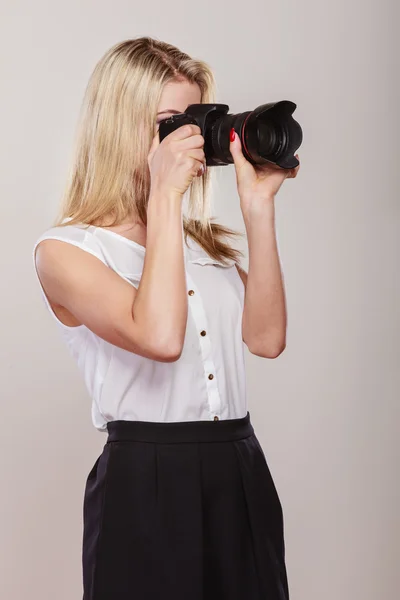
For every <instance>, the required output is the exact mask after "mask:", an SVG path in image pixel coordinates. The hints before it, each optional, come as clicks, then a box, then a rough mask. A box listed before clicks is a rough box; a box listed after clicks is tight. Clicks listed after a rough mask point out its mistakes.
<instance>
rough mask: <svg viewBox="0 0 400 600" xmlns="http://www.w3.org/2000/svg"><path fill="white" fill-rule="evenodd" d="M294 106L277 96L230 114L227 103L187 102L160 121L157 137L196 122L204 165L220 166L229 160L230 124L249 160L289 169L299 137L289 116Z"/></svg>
mask: <svg viewBox="0 0 400 600" xmlns="http://www.w3.org/2000/svg"><path fill="white" fill-rule="evenodd" d="M295 108H296V104H294V103H293V102H290V101H289V100H281V101H280V102H271V103H269V104H262V105H261V106H259V107H258V108H256V109H255V110H253V111H247V112H243V113H238V114H232V113H229V112H228V111H229V106H228V105H227V104H191V105H190V106H188V107H187V109H186V110H185V112H183V113H180V114H178V115H173V116H171V117H168V118H167V119H164V120H163V121H161V123H160V128H159V138H160V142H161V141H162V140H163V139H164V138H165V137H166V136H167V135H169V134H170V133H172V131H175V130H176V129H178V128H179V127H182V126H183V125H187V124H193V125H198V126H199V127H200V129H201V133H202V136H203V137H204V154H205V157H206V165H207V166H209V167H213V166H224V165H228V164H232V163H233V158H232V154H231V152H230V149H229V146H230V131H231V129H232V128H233V129H234V130H235V131H236V133H237V134H238V135H239V137H240V140H241V143H242V152H243V155H244V156H245V158H246V159H247V160H248V161H249V162H250V163H251V164H253V165H263V164H265V163H271V164H276V165H278V166H279V167H282V168H284V169H292V168H294V167H297V165H298V164H299V161H298V160H297V158H296V157H295V156H294V153H295V152H296V150H297V148H298V147H299V146H300V144H301V142H302V139H303V134H302V130H301V127H300V125H299V123H298V122H297V121H295V120H294V119H293V117H292V113H293V112H294V110H295Z"/></svg>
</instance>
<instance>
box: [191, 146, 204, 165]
mask: <svg viewBox="0 0 400 600" xmlns="http://www.w3.org/2000/svg"><path fill="white" fill-rule="evenodd" d="M188 156H190V157H191V158H194V159H195V160H198V161H199V162H200V163H203V162H204V160H205V154H204V150H202V149H201V148H199V149H196V148H194V149H193V150H190V151H189V152H188ZM199 166H200V165H199Z"/></svg>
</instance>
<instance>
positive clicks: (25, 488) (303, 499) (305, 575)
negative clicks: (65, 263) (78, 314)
mask: <svg viewBox="0 0 400 600" xmlns="http://www.w3.org/2000/svg"><path fill="white" fill-rule="evenodd" d="M0 7H1V15H0V16H1V18H0V23H1V32H0V33H1V35H0V48H1V52H0V56H1V58H0V62H1V72H0V89H1V95H0V105H1V111H0V139H1V152H0V160H1V177H0V198H1V236H0V261H1V295H0V302H1V305H0V309H1V312H0V314H1V316H2V324H1V340H0V359H1V360H0V376H1V385H0V395H1V438H0V439H1V452H0V459H1V464H0V467H1V494H0V511H1V512H0V514H1V536H0V569H1V573H0V585H1V597H2V598H4V599H7V600H26V599H27V598H29V600H55V599H57V600H72V599H76V600H78V599H79V598H81V597H82V596H81V595H82V591H81V590H82V588H81V563H80V560H81V555H80V551H81V535H82V500H83V489H84V483H85V478H86V476H87V474H88V472H89V470H90V468H91V467H92V465H93V463H94V461H95V459H96V458H97V456H98V454H99V453H100V452H101V449H102V447H103V444H104V443H105V439H106V436H105V434H102V433H99V432H97V431H96V430H95V429H94V428H93V426H92V424H91V421H90V398H89V397H88V393H87V392H86V389H85V387H84V383H83V379H82V378H81V376H80V374H79V372H78V369H77V366H76V365H75V363H74V362H73V359H72V358H71V357H70V355H69V353H68V350H67V348H66V347H65V346H64V345H63V342H62V340H61V336H60V333H59V330H58V329H57V326H56V323H55V322H54V320H53V319H52V318H51V317H50V315H49V313H48V312H47V309H46V307H45V305H44V303H43V301H42V299H41V296H40V292H39V288H38V284H37V281H36V278H35V274H34V271H33V262H32V247H33V244H34V242H35V240H36V238H37V237H38V236H39V235H40V234H41V233H42V232H43V231H44V230H45V229H47V228H48V227H50V226H51V224H52V222H53V219H54V217H55V214H56V211H57V208H58V205H59V200H60V197H61V192H62V189H63V186H64V183H65V178H66V173H67V167H68V164H69V160H70V157H71V153H72V142H73V137H74V131H75V126H76V121H77V116H78V111H79V107H80V104H81V101H82V97H83V93H84V89H85V86H86V83H87V81H88V78H89V76H90V73H91V72H92V69H93V68H94V66H95V64H96V62H97V61H98V60H99V59H100V57H101V56H102V55H103V54H104V52H105V51H106V50H107V49H108V48H109V47H110V46H112V45H113V44H115V43H116V42H119V41H122V40H124V39H128V38H131V37H136V36H139V35H151V36H153V37H157V38H159V39H163V40H165V41H168V42H170V43H173V44H175V45H177V46H179V47H180V48H181V49H182V50H184V51H186V52H188V53H189V54H191V55H192V56H194V57H198V58H202V59H204V60H206V61H208V62H209V63H210V64H211V66H212V68H213V69H214V72H215V75H216V78H217V82H218V98H217V100H218V101H219V102H223V103H226V104H229V106H230V108H231V111H232V112H242V111H246V110H251V109H254V108H256V107H257V106H258V105H260V104H263V103H266V102H272V101H278V100H283V99H286V100H291V101H293V102H295V103H296V104H297V109H296V111H295V113H294V117H295V118H296V120H298V121H299V123H300V124H301V126H302V128H303V133H304V141H303V144H302V146H301V147H300V149H299V156H300V161H301V168H300V171H299V174H298V176H297V178H296V179H291V180H287V181H286V182H284V184H283V186H282V188H281V190H280V192H279V194H278V196H277V198H276V220H277V221H276V222H277V231H278V241H279V250H280V257H281V261H282V266H283V270H284V277H285V286H286V294H287V307H288V335H287V348H286V350H285V351H284V352H283V354H282V355H281V356H279V357H278V358H277V359H275V360H268V359H263V358H260V357H256V356H254V355H251V354H250V353H249V352H248V351H246V364H247V372H248V404H249V410H250V413H251V418H252V421H253V424H254V427H255V430H256V433H257V435H258V438H259V440H260V442H261V444H262V446H263V448H264V451H265V453H266V456H267V460H268V463H269V466H270V469H271V472H272V474H273V477H274V480H275V483H276V486H277V488H278V491H279V494H280V497H281V501H282V504H283V509H284V516H285V534H286V559H287V569H288V576H289V585H290V590H291V600H321V599H323V600H338V599H339V598H340V600H381V599H382V598H395V597H397V594H398V589H399V587H400V578H399V570H398V566H399V539H400V522H399V521H400V518H399V506H400V484H399V468H398V464H399V458H400V456H399V443H398V438H399V432H400V426H399V417H400V414H399V412H400V411H399V396H400V394H399V391H400V377H399V370H398V367H399V333H400V314H399V300H400V293H399V292H400V289H399V288H400V286H399V269H398V264H399V256H400V254H399V250H400V248H399V194H398V185H397V182H398V176H397V171H398V157H399V151H398V141H397V140H398V124H399V118H398V106H399V88H398V72H399V64H398V63H399V61H398V56H399V46H398V44H397V36H398V33H397V31H396V26H398V22H399V20H398V17H399V10H398V4H397V3H395V1H394V0H392V1H389V0H383V1H381V2H371V1H365V0H364V1H361V0H357V1H351V0H350V1H349V0H336V1H335V2H321V1H318V0H303V1H302V2H296V1H295V0H292V1H283V2H266V1H265V0H258V1H254V0H253V1H252V0H249V1H248V2H245V3H242V2H238V1H234V2H230V3H225V2H209V1H203V2H199V3H197V4H195V3H187V2H183V1H181V0H169V2H165V3H163V2H156V1H154V2H152V3H142V2H140V3H135V2H132V1H129V2H128V1H126V0H113V2H106V1H104V0H97V1H96V2H94V1H88V0H80V1H79V2H78V1H77V0H69V1H68V2H66V1H65V2H60V1H54V0H52V1H50V0H36V1H35V2H29V1H28V0H24V1H21V0H8V1H4V0H3V1H2V2H1V4H0ZM396 73H397V75H396ZM214 196H215V205H214V206H215V209H214V212H215V214H216V215H217V216H218V219H219V220H220V222H222V223H225V224H226V225H229V226H231V227H234V228H237V229H239V230H241V231H245V228H244V224H243V220H242V215H241V211H240V206H239V201H238V196H237V192H236V182H235V175H234V170H233V167H232V166H228V167H222V168H220V169H219V171H218V174H217V179H216V185H215V193H214ZM239 245H240V247H241V248H242V249H244V250H245V252H246V256H248V255H247V245H246V241H245V239H244V240H243V242H241V243H240V244H239ZM243 266H244V267H245V268H247V266H248V258H246V260H244V261H243ZM116 600H117V599H116ZM244 600H247V599H244Z"/></svg>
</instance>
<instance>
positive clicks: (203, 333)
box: [200, 329, 206, 337]
mask: <svg viewBox="0 0 400 600" xmlns="http://www.w3.org/2000/svg"><path fill="white" fill-rule="evenodd" d="M200 335H202V336H203V337H204V336H205V335H206V332H205V331H204V329H203V331H200Z"/></svg>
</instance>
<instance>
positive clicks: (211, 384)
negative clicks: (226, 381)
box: [186, 273, 221, 421]
mask: <svg viewBox="0 0 400 600" xmlns="http://www.w3.org/2000/svg"><path fill="white" fill-rule="evenodd" d="M186 280H187V284H188V294H189V296H191V298H190V300H189V306H190V310H191V313H192V316H193V320H194V322H195V325H196V329H197V331H198V335H199V344H200V349H201V355H202V359H203V367H204V374H205V377H206V387H207V393H208V405H209V410H210V417H211V418H212V419H213V420H214V421H217V420H219V417H218V415H219V414H220V408H221V397H220V394H219V390H218V381H217V377H216V369H215V364H214V361H213V360H212V353H211V340H210V336H209V335H208V322H207V316H206V313H205V311H204V307H203V302H202V300H201V296H200V294H199V291H198V289H197V287H196V286H195V284H194V282H193V280H192V278H191V277H190V275H189V274H188V273H186Z"/></svg>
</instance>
